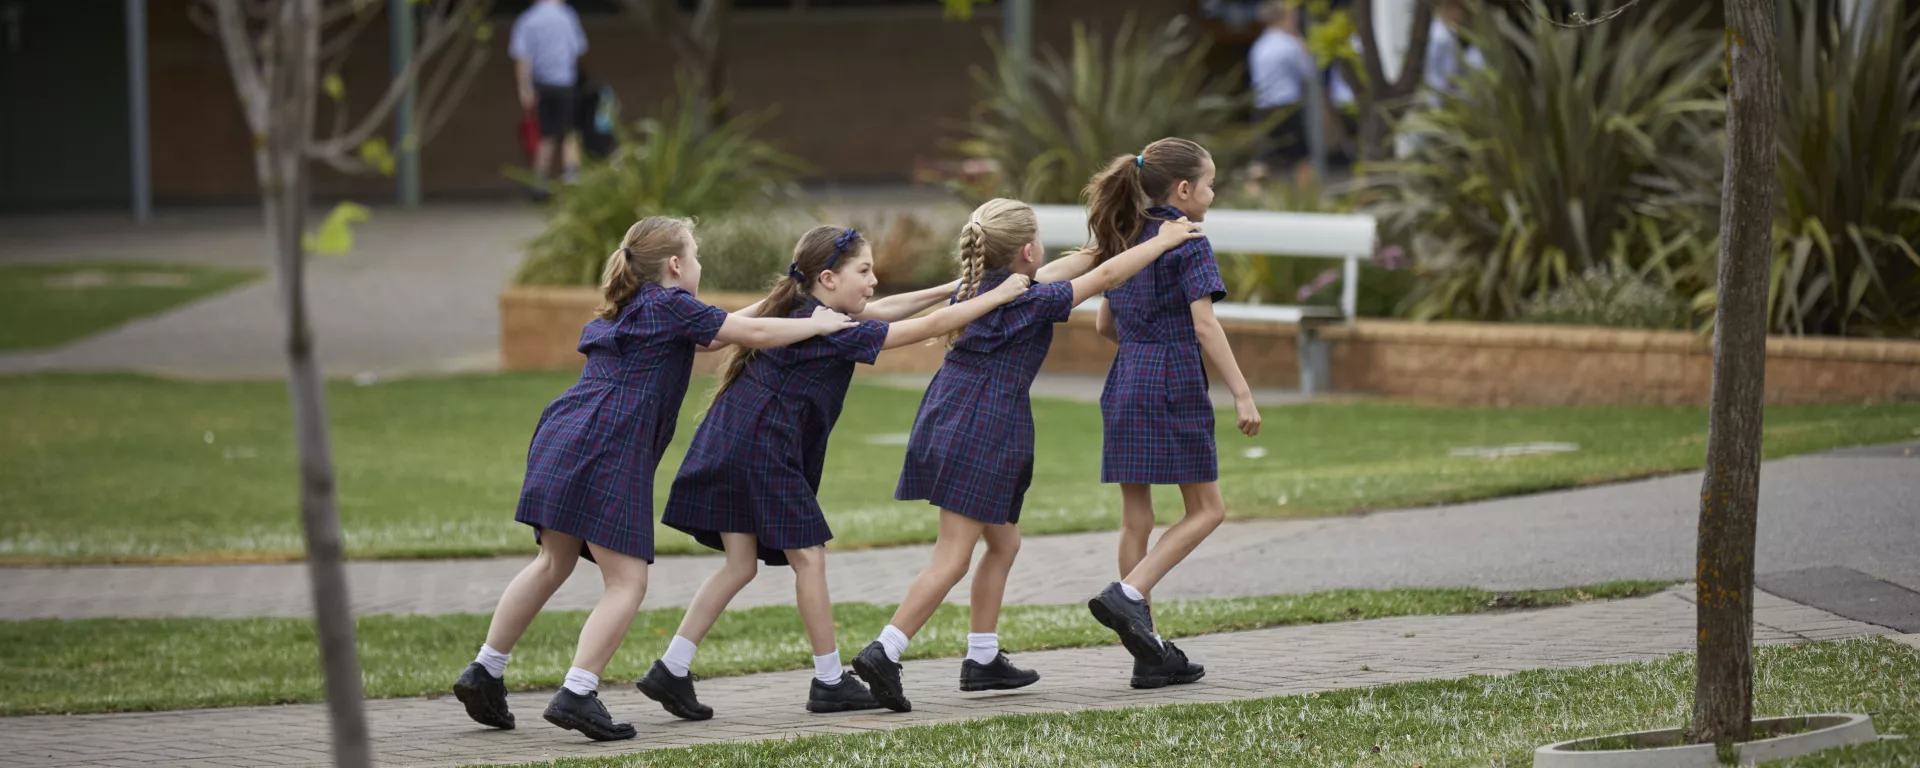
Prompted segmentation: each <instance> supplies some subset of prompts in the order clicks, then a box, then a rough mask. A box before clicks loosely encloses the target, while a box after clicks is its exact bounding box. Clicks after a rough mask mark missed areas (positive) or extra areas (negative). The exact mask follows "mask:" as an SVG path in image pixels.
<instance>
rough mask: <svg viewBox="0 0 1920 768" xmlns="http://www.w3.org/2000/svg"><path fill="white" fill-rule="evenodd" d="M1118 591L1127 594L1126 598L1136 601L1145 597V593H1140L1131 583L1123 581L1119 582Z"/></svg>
mask: <svg viewBox="0 0 1920 768" xmlns="http://www.w3.org/2000/svg"><path fill="white" fill-rule="evenodd" d="M1120 591H1121V593H1123V594H1125V595H1126V596H1127V599H1128V600H1132V601H1134V602H1136V603H1137V602H1140V601H1142V600H1145V599H1147V596H1146V595H1143V594H1140V590H1137V589H1134V588H1133V585H1132V584H1128V583H1126V582H1124V581H1123V582H1120Z"/></svg>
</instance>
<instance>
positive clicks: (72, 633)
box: [0, 581, 1671, 716]
mask: <svg viewBox="0 0 1920 768" xmlns="http://www.w3.org/2000/svg"><path fill="white" fill-rule="evenodd" d="M1670 584H1671V582H1665V581H1617V582H1608V583H1605V584H1595V585H1591V586H1584V587H1574V588H1567V589H1550V590H1527V591H1520V592H1491V591H1486V590H1479V589H1466V588H1453V589H1398V590H1351V589H1350V590H1329V591H1324V592H1314V593H1308V594H1302V595H1273V596H1265V597H1244V598H1218V599H1202V600H1170V601H1166V602H1164V603H1160V604H1157V605H1156V606H1155V610H1154V613H1155V618H1156V621H1157V623H1158V624H1159V627H1160V631H1161V633H1162V634H1163V635H1164V636H1166V637H1174V638H1178V637H1189V636H1193V635H1202V634H1214V633H1220V632H1234V631H1244V630H1252V629H1260V628H1264V627H1273V626H1287V625H1299V624H1319V623H1329V622H1339V621H1355V620H1363V619H1374V618H1387V617H1394V616H1414V615H1453V614H1467V613H1481V612H1486V611H1496V610H1509V609H1517V608H1545V607H1552V606H1558V605H1567V604H1570V603H1576V602H1584V601H1591V600H1610V599H1622V598H1629V597H1636V596H1641V595H1647V594H1652V593H1654V592H1658V591H1659V590H1661V589H1664V588H1666V587H1667V586H1670ZM893 608H894V607H893V606H891V605H874V604H870V603H839V604H836V605H835V606H834V621H835V624H836V626H837V627H838V628H839V632H838V635H839V637H838V642H839V647H840V649H841V653H842V655H843V656H847V657H850V656H851V654H853V653H854V652H856V651H857V650H858V649H859V648H861V647H863V646H865V645H866V644H867V643H868V642H869V641H871V640H872V639H873V638H874V637H875V636H876V635H878V633H879V631H880V628H881V627H883V626H885V625H886V623H887V621H888V619H889V617H891V616H892V613H893ZM682 615H684V611H683V610H682V609H679V608H655V609H650V610H645V611H641V612H640V613H639V614H638V615H637V616H636V618H635V621H634V625H633V628H632V630H630V631H629V632H628V634H627V639H626V641H625V643H624V644H623V646H622V648H621V650H620V653H619V654H618V655H617V656H616V657H615V658H614V661H613V663H612V664H610V665H609V666H608V668H607V670H606V672H605V673H604V674H603V675H602V678H603V679H604V680H606V681H608V683H607V684H609V685H617V684H625V683H624V681H630V680H633V679H637V678H638V677H639V676H640V675H641V674H642V673H643V672H645V670H646V667H647V666H648V665H650V664H651V663H652V662H653V660H654V659H655V658H657V657H658V656H659V654H660V653H661V652H662V651H664V650H665V648H666V644H667V641H668V639H670V638H671V636H672V632H673V630H674V628H675V627H677V626H678V625H679V622H680V618H681V616H682ZM586 616H587V612H586V611H552V612H548V613H544V614H542V615H541V616H540V618H539V619H538V620H536V621H535V622H534V625H533V626H532V627H530V628H529V629H528V631H527V634H526V635H525V636H524V637H523V638H522V639H521V641H520V644H519V645H518V646H517V647H515V648H514V649H513V663H512V666H510V667H509V669H508V674H507V683H508V686H509V687H510V688H512V689H514V690H547V689H552V688H556V687H558V685H559V684H560V681H561V679H562V678H564V677H565V674H566V670H567V667H568V666H569V664H570V660H571V658H572V654H573V648H574V643H575V640H576V638H577V637H578V634H579V629H580V626H581V624H582V623H583V622H584V621H585V620H586ZM489 619H490V617H489V615H487V614H448V615H438V616H421V615H409V616H362V617H360V618H359V619H358V620H357V626H358V630H359V636H358V639H359V646H360V659H361V668H362V676H363V680H364V685H365V688H366V694H367V696H368V698H403V697H410V696H438V695H442V694H444V693H446V692H447V691H448V690H449V688H450V686H451V685H452V682H453V679H454V678H455V677H456V676H458V675H459V672H460V670H461V669H462V668H463V667H465V666H466V665H467V663H469V662H471V661H472V660H473V656H474V653H475V652H476V650H477V649H478V648H479V644H480V642H481V640H482V639H484V638H485V636H486V630H487V623H488V621H489ZM966 634H967V610H966V608H965V607H964V606H957V605H943V606H941V608H940V609H939V610H938V611H937V612H936V613H935V615H934V617H933V618H932V620H930V621H929V622H928V624H927V626H926V628H925V629H923V630H922V631H921V632H920V634H919V635H918V636H916V637H915V639H914V643H913V645H912V646H910V647H909V648H908V650H907V653H906V658H909V659H926V658H955V659H957V658H959V657H960V655H961V654H962V653H964V650H965V647H966ZM1000 635H1001V637H1002V643H1003V647H1004V648H1005V649H1006V650H1007V651H1008V652H1010V653H1020V652H1027V651H1040V650H1053V649H1061V648H1084V647H1097V646H1106V645H1112V644H1113V643H1114V638H1113V634H1112V632H1110V631H1109V630H1107V629H1106V628H1104V627H1102V626H1100V625H1099V624H1098V623H1097V622H1095V621H1094V620H1093V619H1092V618H1091V617H1090V616H1089V615H1088V614H1087V612H1086V607H1085V606H1084V605H1045V606H1024V605H1011V606H1007V607H1006V608H1005V609H1004V611H1003V612H1002V614H1001V620H1000ZM316 647H317V646H316V645H315V640H314V633H313V628H312V623H311V621H310V620H307V619H287V618H258V619H80V620H57V619H40V620H30V621H10V622H0V715H4V716H21V715H38V714H91V713H102V712H138V711H156V710H170V709H196V708H207V707H227V706H248V705H260V704H292V703H303V702H315V701H320V700H322V698H323V695H324V694H323V690H322V688H321V683H320V677H319V665H318V661H317V651H316ZM811 663H812V660H811V653H810V651H809V650H808V646H807V640H806V635H805V632H804V628H803V627H802V625H801V623H800V619H799V614H798V613H797V611H795V609H794V608H793V607H792V606H764V607H759V608H749V609H743V610H736V611H728V612H726V613H725V614H724V615H723V616H722V617H721V620H720V621H719V622H718V623H716V625H715V626H714V628H713V630H712V632H710V633H709V634H708V636H707V639H706V640H705V641H704V642H703V643H702V644H701V649H700V655H699V657H698V658H697V659H696V661H695V664H694V672H696V673H698V674H700V675H702V676H704V677H723V676H733V675H742V674H752V673H756V672H774V671H781V670H789V669H801V668H805V667H807V666H809V665H810V664H811ZM616 681H620V682H616Z"/></svg>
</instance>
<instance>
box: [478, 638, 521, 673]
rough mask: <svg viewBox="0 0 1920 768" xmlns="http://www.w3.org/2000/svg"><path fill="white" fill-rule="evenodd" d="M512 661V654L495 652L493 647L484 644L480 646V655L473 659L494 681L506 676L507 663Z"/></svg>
mask: <svg viewBox="0 0 1920 768" xmlns="http://www.w3.org/2000/svg"><path fill="white" fill-rule="evenodd" d="M512 660H513V654H511V653H501V652H499V651H496V650H494V649H493V646H491V645H487V644H486V643H481V644H480V655H479V656H477V657H475V658H474V661H475V662H478V663H479V664H480V666H483V667H486V668H487V674H489V675H493V677H494V679H496V680H497V679H500V678H502V677H506V676H507V662H509V661H512Z"/></svg>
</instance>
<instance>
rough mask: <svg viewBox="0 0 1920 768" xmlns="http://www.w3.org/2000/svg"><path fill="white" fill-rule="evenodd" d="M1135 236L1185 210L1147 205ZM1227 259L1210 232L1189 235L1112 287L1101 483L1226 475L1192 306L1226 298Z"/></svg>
mask: <svg viewBox="0 0 1920 768" xmlns="http://www.w3.org/2000/svg"><path fill="white" fill-rule="evenodd" d="M1147 215H1148V216H1149V217H1150V220H1149V221H1148V222H1147V226H1146V228H1145V231H1143V232H1141V233H1140V239H1139V240H1137V241H1135V243H1136V244H1138V243H1141V242H1146V241H1147V240H1148V239H1151V238H1152V237H1153V236H1155V235H1157V234H1159V232H1160V221H1159V220H1173V219H1178V218H1180V217H1181V216H1183V215H1185V214H1182V213H1181V212H1180V211H1179V210H1177V209H1174V208H1171V207H1167V206H1159V207H1156V208H1150V209H1148V210H1147ZM1226 296H1227V290H1226V284H1225V283H1223V282H1221V280H1220V264H1219V263H1218V262H1217V261H1215V260H1214V258H1213V245H1212V244H1210V243H1208V242H1207V239H1206V238H1204V237H1203V238H1198V239H1194V240H1188V241H1187V242H1186V243H1185V244H1183V245H1181V246H1180V247H1179V248H1176V249H1174V250H1172V251H1169V252H1167V254H1166V255H1165V256H1162V257H1160V258H1159V259H1158V260H1156V261H1154V262H1153V263H1152V264H1151V265H1148V266H1147V268H1146V269H1143V270H1141V271H1140V272H1139V273H1138V274H1135V275H1134V276H1133V277H1132V278H1130V279H1128V280H1127V281H1126V282H1125V283H1122V284H1120V286H1118V287H1116V288H1114V289H1113V290H1110V291H1107V303H1108V304H1109V305H1110V306H1112V307H1113V319H1114V323H1115V330H1117V331H1118V335H1119V337H1120V351H1119V353H1118V354H1117V355H1115V356H1114V359H1113V368H1111V369H1109V370H1108V371H1107V385H1106V389H1104V390H1103V391H1101V393H1100V418H1101V421H1102V422H1103V423H1104V425H1105V427H1106V429H1105V435H1104V439H1103V441H1102V450H1101V455H1100V482H1103V483H1142V484H1149V485H1178V484H1181V483H1207V482H1213V481H1215V480H1218V479H1220V460H1219V456H1218V455H1217V454H1216V453H1215V449H1214V445H1213V402H1212V400H1210V399H1208V397H1207V371H1206V368H1205V367H1204V366H1203V365H1202V364H1201V362H1200V338H1199V337H1198V336H1197V335H1195V334H1194V331H1193V309H1192V304H1193V302H1195V301H1199V300H1200V299H1203V298H1211V299H1212V300H1214V301H1219V300H1221V299H1224V298H1226Z"/></svg>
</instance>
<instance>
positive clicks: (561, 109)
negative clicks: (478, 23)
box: [507, 0, 587, 198]
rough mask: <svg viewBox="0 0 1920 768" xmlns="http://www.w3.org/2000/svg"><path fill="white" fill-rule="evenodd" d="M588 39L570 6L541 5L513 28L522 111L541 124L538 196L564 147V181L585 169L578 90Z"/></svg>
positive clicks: (559, 1) (550, 1) (559, 0)
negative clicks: (576, 126)
mask: <svg viewBox="0 0 1920 768" xmlns="http://www.w3.org/2000/svg"><path fill="white" fill-rule="evenodd" d="M586 52H587V33H586V30H584V29H582V28H581V27H580V16H579V15H578V14H576V13H574V11H573V9H572V8H570V7H568V6H567V2H566V0H535V2H534V3H533V6H532V7H530V8H528V9H527V10H526V12H525V13H522V14H520V18H518V19H515V20H514V22H513V37H512V39H511V40H510V41H509V43H508V45H507V54H508V55H509V56H512V57H513V72H514V78H515V80H516V81H517V83H518V85H519V87H520V107H521V108H522V109H525V110H527V111H529V112H533V113H534V114H535V116H536V117H537V118H538V119H539V121H540V147H539V150H538V151H536V152H534V155H533V180H534V194H535V195H536V196H538V197H542V198H544V197H545V196H546V185H547V175H548V173H550V172H551V171H552V169H553V154H554V151H555V147H559V150H560V154H561V168H562V170H561V178H562V179H564V180H565V181H568V182H571V181H573V180H574V178H575V176H576V175H577V174H578V173H579V169H580V139H579V136H578V132H577V131H575V130H574V122H575V116H574V101H575V98H576V94H575V88H576V86H577V85H578V84H579V61H580V57H581V56H582V55H584V54H585V53H586Z"/></svg>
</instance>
